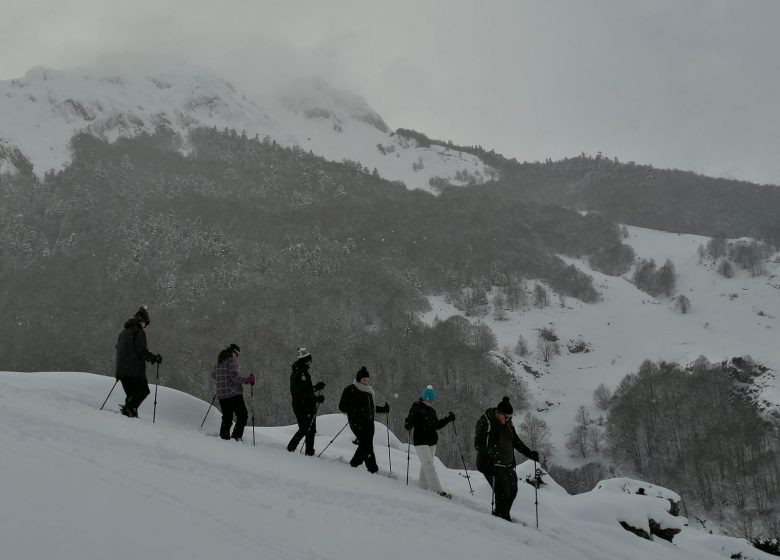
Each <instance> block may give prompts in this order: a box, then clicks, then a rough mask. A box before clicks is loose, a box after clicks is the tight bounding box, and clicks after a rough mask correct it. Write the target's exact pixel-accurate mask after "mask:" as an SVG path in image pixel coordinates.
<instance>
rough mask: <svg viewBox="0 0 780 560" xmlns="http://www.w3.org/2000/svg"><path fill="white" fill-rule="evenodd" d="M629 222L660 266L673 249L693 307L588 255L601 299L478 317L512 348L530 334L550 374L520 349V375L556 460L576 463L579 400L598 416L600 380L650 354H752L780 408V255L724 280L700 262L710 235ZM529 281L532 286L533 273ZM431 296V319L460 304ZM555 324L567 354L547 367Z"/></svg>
mask: <svg viewBox="0 0 780 560" xmlns="http://www.w3.org/2000/svg"><path fill="white" fill-rule="evenodd" d="M628 231H629V237H628V239H626V240H625V242H626V243H627V244H629V245H631V246H632V247H633V248H634V250H635V251H636V254H637V257H638V258H644V259H651V258H652V259H654V260H655V262H656V264H657V265H658V266H659V267H660V266H661V265H663V264H664V261H665V260H666V259H667V258H669V259H671V261H672V262H673V263H674V266H675V269H676V272H677V294H685V295H687V296H688V298H689V299H690V301H691V304H692V308H691V310H690V311H689V312H688V313H687V314H681V313H680V312H678V311H676V310H675V309H674V306H673V302H672V300H670V299H668V298H661V299H656V298H654V297H652V296H649V295H647V294H645V293H644V292H641V291H639V290H638V289H637V288H636V287H635V286H634V285H633V284H632V283H631V282H630V281H629V279H630V277H631V274H632V272H629V273H627V274H626V275H625V277H611V276H606V275H604V274H601V273H599V272H595V271H593V270H592V269H591V268H590V267H589V266H588V265H587V264H585V263H583V262H580V261H576V260H573V259H565V260H567V261H568V262H571V263H573V264H575V265H576V266H579V267H580V268H582V269H583V270H584V271H586V272H587V273H589V274H591V275H592V276H593V277H594V279H595V284H596V286H597V289H598V290H599V291H600V292H601V295H602V301H599V302H598V303H594V304H583V303H581V302H580V301H577V300H574V299H572V298H567V299H566V300H565V307H561V306H560V301H559V298H558V297H557V296H555V297H551V298H550V299H551V305H550V306H549V307H547V308H544V309H539V308H536V307H533V306H529V307H528V308H526V309H524V310H523V311H522V312H520V313H508V320H506V321H498V320H496V319H495V318H494V316H493V314H492V313H490V314H489V315H488V316H485V317H482V318H480V319H474V318H472V319H471V320H472V321H477V320H479V321H482V322H483V323H484V324H486V325H488V326H489V327H490V328H491V329H492V330H493V332H494V333H495V335H496V337H497V338H498V344H499V348H502V347H504V346H508V347H509V348H510V349H511V350H514V348H515V345H516V343H517V340H518V336H519V335H521V334H522V336H523V337H525V339H526V340H527V341H528V344H529V347H530V350H531V352H532V356H529V358H528V359H524V360H523V361H525V362H526V363H527V364H528V365H529V366H530V367H532V368H533V369H534V370H537V371H539V372H542V375H541V376H540V377H538V378H537V377H535V376H533V375H531V374H529V373H527V372H526V371H525V370H524V368H523V367H522V365H521V364H518V363H517V362H519V361H521V358H520V356H518V355H516V354H514V352H511V358H512V359H513V360H514V361H515V362H516V364H515V370H516V374H517V375H519V376H521V377H522V378H523V379H526V380H527V381H528V384H529V388H530V391H531V396H532V403H531V410H532V411H534V413H535V414H537V415H539V416H541V417H542V418H543V419H544V420H545V421H546V422H547V423H548V425H549V426H550V428H551V430H552V435H553V440H554V441H553V442H554V445H555V448H556V449H555V456H554V460H555V462H556V463H558V464H563V465H566V464H569V465H570V466H573V465H575V464H577V460H576V459H571V458H569V457H568V451H567V450H566V448H565V447H564V441H565V437H566V434H567V433H568V432H569V431H570V430H571V429H572V427H573V426H574V416H575V413H576V411H577V409H578V408H579V407H580V406H581V405H584V406H585V407H586V408H587V410H588V411H589V413H590V415H591V418H593V419H597V418H598V417H599V415H604V414H605V413H604V412H603V411H601V410H599V409H597V408H596V407H595V406H594V405H593V391H594V389H596V387H597V386H598V385H599V384H600V383H605V384H606V385H607V386H608V387H609V388H610V389H613V390H614V388H615V387H616V386H617V384H618V383H619V382H620V380H621V379H622V378H623V377H624V376H625V375H626V374H628V373H631V372H636V371H637V369H638V368H639V365H640V364H641V363H642V362H643V361H644V360H645V359H649V360H652V361H657V360H665V361H673V362H678V363H681V364H688V363H690V362H693V361H694V360H695V359H696V358H697V357H699V356H700V355H703V356H705V357H706V358H708V359H709V360H710V361H711V362H720V361H722V360H726V359H731V358H732V357H735V356H744V355H750V356H752V357H753V358H754V359H755V360H757V361H759V362H761V363H763V364H765V365H766V366H768V367H770V368H771V370H772V371H770V372H768V373H766V374H764V375H763V376H762V377H761V378H759V379H758V380H757V385H758V386H759V387H761V391H760V393H759V394H758V395H757V399H758V402H759V403H760V405H761V406H762V407H763V408H764V409H765V410H767V411H777V410H780V380H779V379H778V378H777V375H778V372H780V354H779V353H778V351H777V340H778V329H780V323H778V318H779V317H780V264H778V263H776V262H774V260H775V256H773V257H771V258H770V262H768V263H767V265H766V266H767V272H768V274H767V275H765V276H760V277H755V278H753V277H751V276H750V274H749V273H748V272H747V271H744V270H739V271H737V273H736V275H735V277H734V278H731V279H726V278H724V277H722V276H720V275H719V274H717V272H715V270H714V268H713V267H712V266H711V265H708V266H705V265H700V264H699V257H698V254H697V249H698V247H699V245H700V244H704V245H706V243H707V241H708V238H706V237H700V236H696V235H678V234H674V233H666V232H660V231H654V230H648V229H642V228H636V227H629V228H628ZM528 288H529V290H532V289H533V282H530V283H529V284H528ZM550 293H552V292H551V291H550ZM529 301H531V297H530V295H529ZM431 304H432V306H433V309H432V310H431V311H429V312H427V313H426V314H425V315H423V320H425V321H427V322H431V321H433V320H434V318H435V317H438V318H439V319H441V320H443V319H446V318H447V317H449V316H451V315H455V314H460V313H461V312H460V311H459V310H457V309H455V308H454V307H452V306H451V305H448V304H447V303H446V302H444V301H443V298H439V297H435V298H432V299H431ZM759 312H763V315H759ZM548 326H551V327H553V328H554V329H555V332H556V333H557V334H558V336H559V338H560V340H561V343H562V344H561V350H562V354H561V355H560V356H556V357H555V358H553V360H552V362H551V364H550V365H549V366H546V365H545V364H544V362H543V361H542V360H541V358H540V357H539V355H538V352H537V350H536V341H537V339H538V332H539V329H541V328H542V327H548ZM579 337H582V339H584V340H585V341H586V342H587V343H590V345H591V347H592V350H591V351H590V352H588V353H575V354H571V353H569V352H568V351H567V349H566V344H567V343H568V341H569V340H576V339H578V338H579Z"/></svg>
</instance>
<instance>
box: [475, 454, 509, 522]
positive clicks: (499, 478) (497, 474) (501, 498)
mask: <svg viewBox="0 0 780 560" xmlns="http://www.w3.org/2000/svg"><path fill="white" fill-rule="evenodd" d="M481 472H482V474H483V475H485V478H487V481H488V484H490V486H491V487H492V488H493V495H494V496H495V509H494V510H493V515H495V516H497V517H501V518H502V519H506V520H507V521H512V518H511V517H510V516H509V510H511V509H512V503H513V502H514V501H515V497H517V472H515V467H514V466H503V465H493V468H492V469H490V470H485V471H481Z"/></svg>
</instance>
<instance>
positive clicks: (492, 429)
mask: <svg viewBox="0 0 780 560" xmlns="http://www.w3.org/2000/svg"><path fill="white" fill-rule="evenodd" d="M495 414H496V409H495V408H488V409H487V410H486V411H485V414H483V415H482V417H481V418H480V419H479V420H478V421H477V426H476V428H475V430H474V431H475V433H474V447H475V448H476V449H477V469H478V470H479V471H480V472H483V473H485V472H490V471H491V470H492V469H493V467H494V466H503V467H513V468H514V467H515V466H516V465H517V462H516V461H515V452H514V450H515V449H517V450H518V451H519V452H520V453H522V454H523V455H525V456H526V457H528V458H529V459H530V458H533V457H534V456H536V453H535V452H533V451H532V450H531V449H529V448H528V446H527V445H526V444H524V443H523V442H522V441H521V440H520V438H519V437H518V436H517V432H516V431H515V427H514V426H513V425H512V421H511V420H507V422H506V423H505V424H501V423H500V422H499V421H498V420H496V419H495Z"/></svg>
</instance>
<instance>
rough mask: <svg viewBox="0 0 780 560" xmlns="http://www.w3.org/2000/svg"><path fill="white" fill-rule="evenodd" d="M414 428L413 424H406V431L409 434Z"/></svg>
mask: <svg viewBox="0 0 780 560" xmlns="http://www.w3.org/2000/svg"><path fill="white" fill-rule="evenodd" d="M413 427H414V426H412V424H411V423H410V422H404V429H405V430H406V431H407V432H411V431H412V428H413Z"/></svg>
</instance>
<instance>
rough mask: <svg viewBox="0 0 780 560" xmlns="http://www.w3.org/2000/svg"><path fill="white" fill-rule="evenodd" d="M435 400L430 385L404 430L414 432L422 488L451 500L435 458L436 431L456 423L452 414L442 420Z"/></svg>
mask: <svg viewBox="0 0 780 560" xmlns="http://www.w3.org/2000/svg"><path fill="white" fill-rule="evenodd" d="M435 400H436V391H435V390H434V389H433V386H432V385H428V386H427V387H426V388H425V389H423V390H422V393H421V394H420V400H418V401H417V402H415V403H413V404H412V408H410V409H409V415H408V416H407V417H406V420H404V428H406V431H407V432H408V431H411V430H414V448H415V450H417V457H418V458H419V459H420V480H419V486H420V488H422V489H423V490H433V491H434V492H436V493H437V494H438V495H439V496H444V497H448V498H449V497H452V496H451V495H450V494H448V493H447V492H445V491H444V490H442V487H441V483H440V482H439V476H438V475H437V474H436V466H435V465H434V463H433V458H434V457H435V456H436V443H437V442H438V441H439V434H437V433H436V431H437V430H441V429H442V428H443V427H444V426H446V425H447V424H448V423H449V422H452V421H454V420H455V415H454V414H453V413H452V412H450V413H449V414H448V415H447V416H445V417H444V418H442V419H441V420H440V419H439V418H438V417H437V416H436V410H434V408H433V402H434V401H435Z"/></svg>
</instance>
